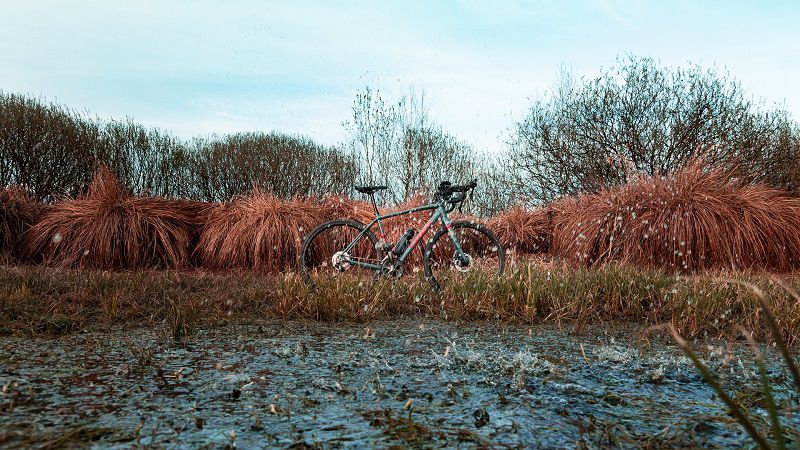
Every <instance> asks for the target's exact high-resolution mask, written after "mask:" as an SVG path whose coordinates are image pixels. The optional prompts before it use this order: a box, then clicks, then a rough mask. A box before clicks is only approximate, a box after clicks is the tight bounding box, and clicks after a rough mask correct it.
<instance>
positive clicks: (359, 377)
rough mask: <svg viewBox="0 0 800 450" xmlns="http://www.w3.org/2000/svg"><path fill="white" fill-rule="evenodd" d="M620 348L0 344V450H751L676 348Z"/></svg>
mask: <svg viewBox="0 0 800 450" xmlns="http://www.w3.org/2000/svg"><path fill="white" fill-rule="evenodd" d="M618 334H619V335H618V336H617V337H616V339H612V338H609V337H589V336H574V335H571V334H570V333H566V332H560V331H557V330H555V329H553V328H549V327H536V328H533V329H529V328H528V327H513V326H500V325H497V324H485V325H475V324H471V325H459V324H454V323H449V322H430V321H406V322H374V323H370V324H367V325H331V324H317V323H299V322H279V321H275V322H265V323H263V324H261V325H248V326H244V325H237V326H231V327H228V328H224V329H222V328H216V329H206V330H199V331H196V332H195V334H193V335H192V336H190V337H189V338H188V339H186V341H185V342H183V343H181V344H171V343H169V342H166V341H164V340H163V339H162V338H159V337H158V336H159V334H158V333H156V331H155V330H140V331H138V332H125V333H96V334H94V333H88V334H76V335H71V336H67V337H63V338H59V339H22V338H16V337H3V338H0V385H2V386H3V388H2V389H3V393H2V394H0V429H2V430H3V431H2V432H0V444H4V445H12V446H13V445H18V446H23V445H25V446H27V445H33V446H44V445H46V444H54V443H55V444H62V445H69V444H70V443H72V444H76V443H77V444H79V445H90V446H91V445H94V446H98V447H99V446H102V447H114V446H123V447H128V446H130V445H131V444H136V443H138V444H142V445H147V444H157V445H163V446H189V447H196V446H201V445H207V444H210V445H212V446H225V445H231V444H233V443H235V444H236V445H237V446H239V447H244V448H250V447H263V446H275V447H290V446H293V445H295V446H296V445H298V444H305V445H311V446H313V445H320V446H323V447H326V448H327V447H364V446H379V447H384V446H389V445H393V444H397V445H403V446H414V447H422V448H427V447H440V446H443V445H450V446H467V447H469V446H481V445H483V446H510V447H519V446H522V447H524V446H537V445H538V446H542V447H548V448H551V447H574V446H575V445H576V444H578V443H579V442H581V441H583V442H584V443H587V444H589V445H590V446H604V445H613V446H616V445H621V446H623V447H635V446H645V445H651V446H656V447H687V446H703V447H707V446H721V447H730V446H733V447H741V446H744V445H747V444H748V440H747V438H746V436H745V435H744V433H743V432H742V431H741V429H740V427H739V426H738V425H737V424H736V423H735V422H734V421H733V420H732V419H731V418H730V417H729V416H727V415H726V414H725V410H724V408H723V407H722V406H720V403H719V402H718V401H717V400H716V398H715V396H714V394H713V392H712V391H711V389H709V388H708V387H707V386H706V384H705V383H704V382H703V381H702V379H701V378H700V376H699V375H698V374H697V373H696V372H695V370H694V368H693V367H692V366H691V364H690V362H689V361H688V360H687V359H686V358H684V357H682V356H681V354H680V353H679V351H678V350H677V349H676V348H675V347H674V346H673V345H666V344H654V345H652V346H649V347H647V348H645V347H643V344H642V343H641V341H640V340H638V339H636V338H635V335H633V334H630V335H626V334H625V333H618ZM626 336H627V337H626ZM705 356H706V358H707V360H708V363H709V364H710V365H711V366H712V367H713V368H714V369H715V371H716V372H717V373H720V374H721V376H722V377H723V382H724V384H725V385H726V387H728V389H729V391H731V392H735V391H738V392H739V393H740V396H742V397H743V396H744V394H745V393H748V392H751V393H752V390H751V389H750V390H749V389H748V386H755V385H756V383H757V375H756V373H755V367H754V365H753V364H752V362H751V358H750V356H749V352H747V350H746V349H745V348H743V347H734V348H730V349H725V348H724V347H723V346H720V349H717V350H714V351H711V352H706V355H705ZM768 360H769V361H770V363H769V364H770V366H769V369H770V375H771V376H772V378H773V379H775V381H776V383H775V386H774V387H775V389H776V391H777V396H778V398H779V402H788V401H796V398H795V399H793V400H789V397H790V396H791V395H792V394H791V390H790V387H789V384H788V383H789V379H788V376H787V374H786V373H785V371H784V369H783V367H782V365H781V364H780V361H779V360H778V359H777V357H776V356H775V355H774V354H770V356H769V358H768ZM754 408H755V409H754V411H756V412H759V413H762V414H765V413H764V411H762V410H759V409H758V406H757V405H756V406H754ZM790 420H792V421H793V422H790V423H787V424H786V425H787V426H794V427H795V428H800V417H797V415H795V417H794V418H791V419H790Z"/></svg>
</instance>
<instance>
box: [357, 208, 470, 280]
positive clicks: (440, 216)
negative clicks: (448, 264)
mask: <svg viewBox="0 0 800 450" xmlns="http://www.w3.org/2000/svg"><path fill="white" fill-rule="evenodd" d="M429 209H435V210H436V211H434V213H433V214H432V215H431V218H430V219H429V220H428V222H427V223H425V225H424V226H423V227H422V229H421V230H420V231H419V232H418V233H417V234H416V236H414V238H413V239H412V240H411V243H410V244H409V245H408V247H407V248H406V249H405V251H404V252H403V254H402V255H400V256H399V257H398V260H399V261H400V263H401V264H402V263H403V262H405V260H406V259H407V258H408V256H409V255H411V252H412V251H413V250H414V248H415V247H416V246H417V244H418V243H419V241H420V240H421V239H422V237H423V236H425V234H427V232H428V231H429V230H430V228H431V226H433V224H434V223H436V221H437V220H441V221H442V223H443V224H444V226H445V228H446V229H447V235H448V237H449V238H450V240H451V241H452V242H453V246H454V247H455V249H456V252H457V253H458V255H459V256H462V255H463V253H464V251H463V250H462V249H461V243H460V242H458V238H457V237H456V236H455V233H454V232H453V230H452V227H453V224H452V222H451V221H450V218H449V217H448V216H447V213H446V212H445V210H444V207H443V206H442V205H441V204H430V205H424V206H418V207H416V208H411V209H407V210H404V211H396V212H393V213H391V214H386V215H384V216H377V217H376V218H375V219H373V220H372V221H371V222H370V223H369V224H368V225H367V226H366V227H364V230H363V231H361V232H360V233H359V234H358V236H356V237H355V239H353V241H352V242H350V244H349V245H348V246H347V248H345V249H344V252H345V253H347V252H349V251H350V249H352V248H353V247H354V246H355V245H356V243H357V242H358V241H359V240H360V239H361V238H362V237H363V236H364V234H366V232H367V230H370V229H371V228H372V226H373V225H375V224H376V223H379V222H380V221H381V220H383V219H388V218H391V217H395V216H399V215H403V214H410V213H415V212H418V211H426V210H429ZM350 264H353V265H354V266H358V267H363V268H366V269H371V270H380V269H381V268H382V266H381V265H379V264H372V263H368V262H364V261H358V260H352V261H350Z"/></svg>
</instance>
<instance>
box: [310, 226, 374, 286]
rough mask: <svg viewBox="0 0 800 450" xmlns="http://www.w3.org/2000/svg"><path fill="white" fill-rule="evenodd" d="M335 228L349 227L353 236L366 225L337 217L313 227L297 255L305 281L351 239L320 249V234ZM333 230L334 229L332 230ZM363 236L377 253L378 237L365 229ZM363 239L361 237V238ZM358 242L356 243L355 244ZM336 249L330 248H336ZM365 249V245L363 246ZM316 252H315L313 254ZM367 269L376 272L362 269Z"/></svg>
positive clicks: (372, 250)
mask: <svg viewBox="0 0 800 450" xmlns="http://www.w3.org/2000/svg"><path fill="white" fill-rule="evenodd" d="M335 228H349V229H352V231H353V234H352V238H355V236H357V235H358V234H359V233H361V232H362V231H364V230H365V229H366V225H364V224H363V223H361V222H358V221H355V220H349V219H338V220H329V221H327V222H323V223H322V224H320V225H319V226H317V227H316V228H314V229H313V230H312V231H311V232H310V233H309V234H308V235H307V236H306V237H305V239H303V245H302V246H301V247H300V255H299V256H298V259H297V263H298V269H299V271H300V273H301V274H303V276H304V277H305V279H306V281H309V282H310V281H311V275H312V273H314V271H315V270H317V271H319V267H320V266H322V263H324V262H327V261H329V260H330V259H331V258H332V257H333V253H334V252H336V251H341V250H343V249H344V248H345V247H346V246H347V245H348V244H349V243H350V242H351V240H352V238H351V239H350V240H347V242H340V243H338V244H339V245H340V246H336V245H331V247H330V249H328V248H324V249H320V248H318V246H319V245H320V243H319V241H317V240H318V239H321V238H320V236H321V235H322V234H323V233H324V232H329V231H331V229H335ZM334 231H335V230H334ZM364 237H366V238H367V239H368V240H369V247H370V249H371V250H369V251H371V252H375V254H376V255H377V252H378V250H377V249H376V244H377V243H378V239H377V238H376V237H375V234H373V233H372V232H371V231H369V230H367V231H366V232H364ZM362 239H363V238H362ZM358 245H360V244H357V246H358ZM337 248H338V250H332V249H337ZM363 249H366V246H364V247H363ZM315 252H317V253H316V254H314V253H315ZM322 253H330V254H322ZM315 261H319V263H320V264H317V265H315V264H314V262H315ZM364 270H369V271H371V272H378V273H379V271H377V270H371V269H364Z"/></svg>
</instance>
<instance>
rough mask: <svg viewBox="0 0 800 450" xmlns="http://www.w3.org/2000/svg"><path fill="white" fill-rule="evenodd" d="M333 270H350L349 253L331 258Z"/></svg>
mask: <svg viewBox="0 0 800 450" xmlns="http://www.w3.org/2000/svg"><path fill="white" fill-rule="evenodd" d="M331 263H332V264H333V268H334V269H336V270H338V271H340V272H341V271H345V270H347V269H348V268H350V254H348V253H347V252H336V253H334V254H333V257H332V258H331Z"/></svg>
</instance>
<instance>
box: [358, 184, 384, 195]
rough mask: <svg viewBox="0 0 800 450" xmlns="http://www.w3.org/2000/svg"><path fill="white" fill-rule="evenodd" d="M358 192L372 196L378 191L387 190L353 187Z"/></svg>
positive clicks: (382, 188) (378, 187) (374, 187)
mask: <svg viewBox="0 0 800 450" xmlns="http://www.w3.org/2000/svg"><path fill="white" fill-rule="evenodd" d="M354 187H355V188H356V190H357V191H358V192H361V193H362V194H368V195H371V194H374V193H376V192H378V191H382V190H384V189H388V188H389V187H388V186H354Z"/></svg>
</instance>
